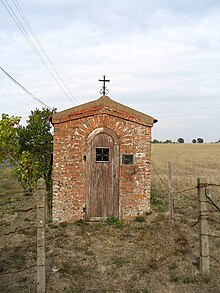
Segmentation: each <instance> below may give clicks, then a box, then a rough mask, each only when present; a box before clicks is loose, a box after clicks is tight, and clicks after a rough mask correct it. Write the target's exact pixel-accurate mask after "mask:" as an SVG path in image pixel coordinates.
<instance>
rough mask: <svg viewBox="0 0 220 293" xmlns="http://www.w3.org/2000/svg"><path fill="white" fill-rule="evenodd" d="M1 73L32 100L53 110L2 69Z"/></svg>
mask: <svg viewBox="0 0 220 293" xmlns="http://www.w3.org/2000/svg"><path fill="white" fill-rule="evenodd" d="M0 69H1V71H2V72H3V73H4V74H5V75H6V76H7V77H8V78H9V79H10V80H11V81H12V82H14V83H15V84H16V85H17V86H19V87H20V88H21V89H22V90H23V91H24V92H26V94H28V95H29V96H30V97H31V98H32V99H34V100H35V101H36V102H38V103H40V104H41V105H43V106H44V107H46V108H49V109H51V110H53V109H52V108H51V107H50V106H48V105H47V104H45V103H44V102H42V101H41V100H40V99H38V98H37V97H36V96H35V95H33V94H32V93H31V92H29V91H28V90H27V89H26V88H25V87H24V86H22V85H21V84H20V83H19V82H18V81H17V80H15V79H14V78H13V77H12V76H11V75H10V74H9V73H8V72H7V71H5V70H4V69H3V68H2V67H0Z"/></svg>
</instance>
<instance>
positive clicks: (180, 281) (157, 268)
mask: <svg viewBox="0 0 220 293" xmlns="http://www.w3.org/2000/svg"><path fill="white" fill-rule="evenodd" d="M0 182H1V183H0V229H1V231H0V232H1V240H0V252H1V256H0V292H1V293H4V292H15V293H18V292H22V293H26V292H35V287H36V228H35V212H36V210H35V197H34V196H33V195H30V194H29V193H28V192H27V193H23V192H22V190H21V188H20V186H19V184H18V183H17V182H16V180H14V179H13V178H12V176H11V174H10V171H8V172H6V173H5V172H1V173H0ZM157 196H158V193H156V191H154V194H153V201H152V211H151V213H149V214H147V215H145V216H144V217H137V218H136V219H134V220H132V221H130V222H123V221H118V220H116V219H108V221H107V222H97V223H93V224H87V223H85V222H83V221H78V222H75V223H62V224H60V225H55V224H54V223H52V222H50V221H48V223H47V233H46V243H47V247H46V255H47V264H46V270H47V276H46V279H47V284H46V288H47V292H48V293H49V292H51V293H54V292H67V293H70V292H78V293H79V292H94V293H95V292H97V293H107V292H126V293H129V292H134V293H138V292H139V293H141V292H142V293H157V292H159V293H160V292H161V293H163V292H164V293H174V292H175V293H176V292H180V293H181V292H187V293H194V292H197V293H206V292H211V293H219V292H220V278H219V276H220V266H219V263H217V262H216V261H215V260H211V274H210V275H205V276H201V275H200V274H199V242H198V239H199V238H198V223H197V205H196V202H193V204H189V205H186V208H185V209H184V210H182V211H181V212H180V211H178V213H177V214H176V217H175V221H173V222H171V221H170V220H169V216H168V213H167V210H166V205H165V203H164V202H163V198H162V197H161V199H160V200H157ZM217 229H219V227H218V228H217ZM212 245H213V250H215V255H216V256H218V255H220V253H219V252H220V239H216V240H215V242H214V243H213V244H212Z"/></svg>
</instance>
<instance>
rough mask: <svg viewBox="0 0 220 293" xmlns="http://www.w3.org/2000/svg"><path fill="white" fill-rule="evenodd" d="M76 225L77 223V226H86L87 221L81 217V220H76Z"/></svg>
mask: <svg viewBox="0 0 220 293" xmlns="http://www.w3.org/2000/svg"><path fill="white" fill-rule="evenodd" d="M74 225H77V226H86V225H87V223H86V222H85V221H84V220H83V219H80V220H77V221H75V222H74Z"/></svg>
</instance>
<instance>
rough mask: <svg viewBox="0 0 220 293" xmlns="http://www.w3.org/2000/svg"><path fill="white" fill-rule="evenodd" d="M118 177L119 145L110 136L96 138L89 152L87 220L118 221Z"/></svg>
mask: <svg viewBox="0 0 220 293" xmlns="http://www.w3.org/2000/svg"><path fill="white" fill-rule="evenodd" d="M118 173H119V151H118V144H116V143H115V141H114V138H113V137H112V136H111V135H110V134H109V133H106V132H101V133H98V134H96V135H95V136H94V137H93V139H92V140H91V141H90V142H89V143H88V148H87V178H86V180H87V203H86V219H87V220H89V221H94V220H99V219H106V217H109V216H114V217H118V215H119V202H118V201H119V198H118Z"/></svg>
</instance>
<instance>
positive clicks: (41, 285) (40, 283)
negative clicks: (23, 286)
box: [37, 178, 46, 293]
mask: <svg viewBox="0 0 220 293" xmlns="http://www.w3.org/2000/svg"><path fill="white" fill-rule="evenodd" d="M45 203H46V184H45V180H44V179H43V178H40V179H39V180H38V181H37V293H45V292H46V270H45V268H46V254H45Z"/></svg>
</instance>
